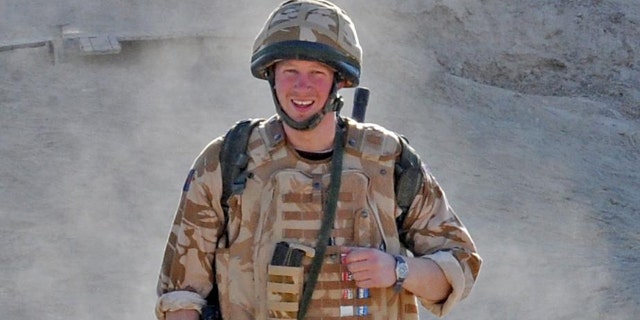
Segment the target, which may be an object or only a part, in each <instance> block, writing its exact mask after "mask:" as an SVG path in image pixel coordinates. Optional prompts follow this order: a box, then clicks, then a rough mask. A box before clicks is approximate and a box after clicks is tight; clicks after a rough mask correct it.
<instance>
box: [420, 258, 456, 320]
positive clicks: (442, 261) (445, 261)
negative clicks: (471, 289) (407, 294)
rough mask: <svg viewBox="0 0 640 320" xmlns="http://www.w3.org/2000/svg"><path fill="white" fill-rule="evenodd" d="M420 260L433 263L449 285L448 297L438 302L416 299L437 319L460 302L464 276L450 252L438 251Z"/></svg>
mask: <svg viewBox="0 0 640 320" xmlns="http://www.w3.org/2000/svg"><path fill="white" fill-rule="evenodd" d="M422 258H426V259H430V260H432V261H433V262H435V263H436V264H437V265H438V266H439V267H440V269H442V271H443V272H444V275H445V277H446V278H447V281H449V284H450V285H451V289H452V290H451V293H450V294H449V296H448V297H447V298H446V299H444V300H442V301H439V302H434V301H430V300H425V299H420V297H418V299H419V300H420V302H421V303H422V305H423V306H424V307H425V308H426V309H427V310H429V311H430V312H431V313H433V314H434V315H436V316H438V317H443V316H445V315H446V314H447V313H449V312H450V311H451V309H453V306H455V304H456V303H457V302H458V301H460V300H462V297H463V294H464V291H465V276H464V272H463V271H462V267H460V262H459V261H458V260H457V259H456V258H455V257H454V256H453V255H452V254H451V252H446V251H439V252H436V253H434V254H430V255H426V256H423V257H422Z"/></svg>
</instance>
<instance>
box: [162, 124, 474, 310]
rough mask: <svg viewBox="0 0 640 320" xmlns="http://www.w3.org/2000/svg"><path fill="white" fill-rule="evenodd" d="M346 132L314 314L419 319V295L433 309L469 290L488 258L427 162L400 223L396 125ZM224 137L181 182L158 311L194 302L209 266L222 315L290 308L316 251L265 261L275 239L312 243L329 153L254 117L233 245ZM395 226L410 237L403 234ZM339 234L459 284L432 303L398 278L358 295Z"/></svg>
mask: <svg viewBox="0 0 640 320" xmlns="http://www.w3.org/2000/svg"><path fill="white" fill-rule="evenodd" d="M347 141H348V143H347V145H346V147H345V155H344V160H343V174H342V184H341V188H340V192H339V197H338V198H339V199H338V209H337V214H336V221H335V223H334V228H333V230H332V239H333V240H334V241H333V243H332V244H334V245H335V246H330V247H329V248H328V250H327V257H326V258H325V260H324V261H325V262H324V263H323V267H322V270H321V273H320V276H319V280H318V284H317V286H316V290H315V291H314V294H313V299H312V303H311V306H310V309H309V312H308V314H307V315H308V317H307V318H309V319H313V318H316V319H321V318H323V319H331V318H336V319H337V318H340V319H343V318H344V317H345V316H357V315H367V317H368V318H369V319H417V318H418V307H417V300H420V301H421V302H422V304H423V305H424V306H425V307H426V308H427V309H428V310H430V311H431V312H433V313H434V314H436V315H438V316H442V315H444V314H446V313H448V312H449V311H450V310H451V308H452V307H453V305H454V304H455V303H456V302H458V301H459V300H461V299H462V298H464V297H466V296H467V295H468V294H469V292H470V290H471V288H472V286H473V284H474V283H475V279H476V278H477V275H478V272H479V269H480V264H481V259H480V257H479V256H478V254H477V252H476V248H475V245H474V243H473V241H472V240H471V238H470V236H469V234H468V232H467V230H466V228H465V227H464V225H463V224H462V223H461V222H460V220H459V219H458V217H457V216H456V214H455V213H454V212H453V210H452V209H451V207H450V206H449V204H448V202H447V199H446V196H445V194H444V192H443V191H442V189H441V188H440V186H439V185H438V183H437V182H436V180H435V179H434V177H433V176H432V175H431V174H430V172H428V171H427V170H425V172H424V173H425V174H424V177H425V178H424V183H423V186H422V189H421V191H420V192H419V194H418V195H417V196H416V198H415V200H414V202H413V204H412V206H411V208H410V210H409V213H408V215H407V217H406V219H405V220H404V224H403V226H402V230H400V231H401V232H399V230H397V227H396V223H395V218H396V217H397V215H398V214H399V213H400V209H399V208H398V207H397V205H396V202H395V201H394V189H393V181H394V180H393V170H394V163H395V159H396V158H397V157H398V156H399V152H400V143H399V141H398V137H397V135H396V134H394V133H392V132H390V131H388V130H386V129H384V128H382V127H380V126H376V125H372V124H361V123H356V122H354V121H348V131H347ZM221 142H222V138H218V139H216V140H214V141H212V142H211V143H210V144H209V145H208V146H207V147H206V148H205V149H204V151H203V152H202V153H201V154H200V156H199V157H198V158H197V159H196V160H195V162H194V164H193V167H192V170H191V171H190V174H189V176H188V179H187V182H186V183H185V187H184V190H183V193H182V197H181V201H180V204H179V207H178V209H177V213H176V216H175V219H174V223H173V226H172V229H171V233H170V235H169V240H168V243H167V247H166V250H165V256H164V260H163V264H162V269H161V272H160V278H159V282H158V288H157V293H158V296H159V299H158V303H157V307H156V313H157V315H158V318H159V319H162V318H163V317H164V313H165V312H166V311H173V310H178V309H183V308H187V309H195V310H199V308H200V307H201V306H202V305H203V304H204V298H203V297H206V296H207V295H208V293H209V291H210V290H211V288H212V279H214V277H215V279H216V281H217V282H218V286H219V291H220V297H221V298H220V300H221V307H222V311H223V315H224V317H225V318H226V319H228V318H233V319H272V318H287V317H289V316H292V317H293V318H295V311H296V310H297V309H296V308H297V302H298V301H299V299H300V293H301V288H302V284H303V283H304V277H305V274H306V270H307V269H308V265H309V263H310V261H311V259H310V258H309V257H305V258H304V259H303V263H302V265H301V266H300V267H297V268H281V267H279V266H272V265H270V262H271V258H272V255H273V252H274V248H275V245H276V243H277V242H279V241H287V242H289V243H296V244H300V245H304V246H308V247H314V246H315V241H316V239H317V235H318V230H319V229H320V224H321V215H322V209H323V208H322V206H323V205H322V203H323V198H324V197H325V196H326V191H327V185H328V182H329V177H330V160H322V161H310V160H306V159H304V158H302V157H300V156H299V155H298V153H297V152H296V151H295V150H293V149H292V148H291V147H290V146H289V145H287V143H286V140H285V139H284V132H283V130H282V124H281V123H280V121H279V119H278V118H277V117H273V118H271V119H269V120H268V121H266V122H265V123H263V124H261V125H260V126H258V127H257V128H256V129H255V130H254V131H253V132H252V134H251V138H250V140H249V146H248V153H249V156H250V161H249V165H248V168H247V171H248V172H250V175H249V179H248V180H247V185H246V189H245V191H244V192H243V193H242V194H240V195H234V196H232V197H231V198H230V200H229V205H230V215H229V224H228V229H227V231H228V237H229V239H228V240H229V243H230V246H229V247H225V246H224V245H223V243H225V241H224V240H226V239H222V238H223V237H224V235H225V233H223V225H224V215H223V213H222V208H221V206H220V194H221V186H222V181H221V173H220V166H219V151H220V147H221ZM399 234H401V235H403V237H405V239H402V240H403V241H402V242H401V241H400V238H399ZM401 243H404V244H406V245H407V247H406V248H405V247H404V246H402V245H401ZM343 245H346V246H359V247H373V248H384V249H385V250H386V251H387V252H389V253H392V254H398V253H402V254H405V255H413V256H416V257H423V258H425V259H431V260H433V261H434V262H436V263H437V264H438V265H439V266H440V267H441V269H442V270H443V271H444V273H445V275H446V277H447V279H448V280H449V282H450V284H451V286H452V288H453V290H452V292H451V293H450V295H449V296H448V298H447V299H445V300H444V301H441V302H439V303H435V304H434V303H432V302H429V301H426V300H421V299H420V297H414V296H413V295H412V294H411V293H409V292H407V291H406V290H405V291H403V292H402V293H401V294H397V293H395V292H394V290H393V289H392V288H384V289H371V290H370V291H368V292H367V293H366V296H363V295H362V294H361V292H360V291H359V290H358V288H356V287H355V285H354V284H353V283H354V282H353V281H349V280H350V279H345V277H344V274H345V272H344V270H345V269H344V268H343V266H342V265H341V264H340V259H339V249H338V248H339V246H343ZM214 256H215V259H214ZM212 261H215V270H216V275H215V276H214V275H213V271H212V270H214V269H213V267H212ZM283 279H284V280H283ZM416 298H417V300H416ZM359 299H360V300H359ZM230 315H233V317H231V316H230Z"/></svg>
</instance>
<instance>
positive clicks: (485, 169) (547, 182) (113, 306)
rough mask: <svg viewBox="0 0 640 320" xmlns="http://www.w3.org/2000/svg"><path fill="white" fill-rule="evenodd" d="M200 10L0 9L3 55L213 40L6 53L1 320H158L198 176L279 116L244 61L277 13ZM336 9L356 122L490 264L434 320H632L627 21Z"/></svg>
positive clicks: (161, 6) (634, 242)
mask: <svg viewBox="0 0 640 320" xmlns="http://www.w3.org/2000/svg"><path fill="white" fill-rule="evenodd" d="M198 2H200V1H198ZM198 2H191V3H188V4H186V3H182V2H180V3H173V2H170V1H155V2H151V1H138V2H136V3H135V4H134V3H129V2H124V1H115V0H114V1H101V2H99V3H98V2H97V1H96V2H93V1H67V2H64V3H62V2H61V1H58V2H56V4H55V5H54V4H52V3H50V2H45V1H41V2H38V1H29V2H20V1H12V0H9V1H7V0H5V1H4V2H0V14H1V15H2V19H0V44H2V43H8V42H11V41H16V40H19V39H33V38H39V37H51V36H56V35H57V34H58V32H59V30H60V29H59V28H58V27H56V25H65V28H67V30H69V29H73V28H75V29H77V30H84V31H86V32H89V30H91V32H106V33H110V34H116V35H117V34H127V35H132V34H133V35H135V34H149V35H153V36H156V37H157V36H162V35H169V34H171V35H174V36H175V35H186V34H189V33H192V32H194V30H197V31H203V30H204V31H206V33H207V35H208V36H207V37H205V38H201V39H193V38H182V39H173V40H166V41H144V42H133V43H123V48H122V52H121V53H120V54H118V55H111V56H93V57H82V56H79V55H77V54H75V53H74V52H73V50H69V51H68V52H67V55H66V56H65V58H66V59H65V61H64V62H63V63H58V64H55V65H54V64H52V62H51V54H50V53H49V50H48V48H46V47H41V48H30V49H17V50H11V51H3V52H0V217H1V218H2V221H3V223H2V226H1V227H0V239H1V242H2V243H3V244H4V246H3V249H2V251H0V266H1V268H2V269H1V270H2V272H0V312H1V313H2V315H3V318H4V319H47V320H50V319H70V318H75V319H90V318H97V319H153V315H152V310H153V305H154V302H155V292H154V290H155V283H156V277H157V272H158V269H159V265H160V260H161V257H162V250H163V247H164V242H165V239H166V236H167V232H168V228H169V224H170V222H171V218H172V215H173V210H174V208H175V206H176V203H177V198H178V193H179V190H180V188H181V185H182V182H183V180H184V176H185V174H186V171H187V169H188V167H189V165H190V164H191V161H192V160H193V158H194V157H195V156H196V154H197V153H198V152H199V151H200V149H201V148H202V147H203V146H204V145H205V144H206V143H207V142H208V141H209V140H210V139H212V138H213V137H215V136H217V135H219V134H222V133H223V132H224V131H225V130H226V129H227V128H228V127H229V126H230V125H231V124H232V123H233V122H234V121H236V120H239V119H242V118H246V117H249V116H254V117H255V116H262V117H264V116H268V115H270V114H271V113H272V110H273V109H272V108H273V107H272V105H271V100H270V99H271V98H270V96H269V93H268V89H267V86H266V84H265V83H263V82H261V81H258V80H254V79H252V78H251V76H250V74H249V71H248V70H249V69H248V61H249V56H250V46H251V42H252V38H253V36H254V35H255V34H256V33H257V31H258V29H259V28H260V26H261V24H262V22H263V21H264V18H266V15H267V14H268V12H270V9H271V8H272V7H273V6H274V5H275V4H277V3H278V2H279V1H260V2H251V1H234V2H215V1H214V2H213V4H211V3H209V2H207V3H206V4H204V2H203V1H202V3H200V4H199V3H198ZM339 3H340V4H341V5H342V6H343V7H344V8H345V9H347V10H348V11H349V13H350V14H351V16H352V18H353V20H354V21H355V22H356V25H357V26H358V28H359V29H358V31H359V35H360V40H361V42H362V45H363V47H364V49H365V66H364V68H365V69H364V76H363V79H362V80H363V81H362V84H363V85H365V86H368V87H369V88H370V89H371V90H372V96H371V101H370V105H369V113H368V115H367V118H368V120H369V121H372V122H377V123H380V124H383V125H385V126H387V127H388V128H390V129H393V130H396V131H399V132H402V133H404V134H406V135H407V136H409V138H410V140H411V142H412V144H413V145H414V146H415V147H416V148H417V149H418V150H419V151H420V152H421V153H422V155H423V158H424V159H425V160H426V161H427V162H428V163H429V165H430V167H431V169H432V171H434V173H435V174H436V176H437V177H438V178H439V180H440V182H441V183H442V185H443V186H444V188H445V190H446V191H447V193H448V196H449V197H450V199H451V201H452V204H453V205H454V207H455V209H456V211H457V212H458V213H459V215H460V216H461V218H462V219H463V221H464V222H465V223H466V224H467V226H468V228H469V229H470V231H471V232H472V235H473V236H474V239H475V240H476V242H477V245H478V247H479V250H480V252H481V254H482V256H483V258H484V259H485V264H484V268H483V270H482V274H481V277H480V279H479V281H478V283H477V286H476V288H475V289H474V291H473V292H472V294H471V296H470V297H469V298H468V299H467V300H465V301H464V302H463V303H461V304H460V305H459V306H458V307H457V309H455V310H454V312H452V314H451V315H450V316H448V317H447V318H448V319H635V318H636V315H637V314H638V313H639V312H640V298H639V297H640V280H638V279H640V271H639V270H640V268H639V267H640V261H639V260H638V256H639V250H638V248H639V247H640V236H639V235H638V231H637V230H638V228H639V227H640V212H639V210H640V192H639V191H638V190H640V173H639V172H640V171H639V170H638V167H639V166H638V163H639V160H640V91H639V90H640V71H639V68H640V67H639V66H640V61H639V53H638V52H639V51H640V48H639V46H640V40H639V39H640V35H639V31H638V30H639V28H638V26H639V25H640V5H639V4H635V3H631V2H630V1H597V0H593V1H570V2H563V3H564V4H557V3H556V2H555V1H524V0H519V1H511V2H509V4H504V3H503V2H501V1H493V0H489V1H448V0H442V1H418V0H404V1H397V2H395V1H370V0H369V1H365V0H359V1H355V0H353V1H340V2H339ZM343 94H344V95H345V96H346V97H347V98H350V97H351V95H352V92H351V91H344V92H343ZM347 100H350V99H347ZM349 112H350V110H349V109H348V108H347V110H345V112H344V113H346V114H348V113H349ZM423 318H424V319H430V318H431V316H429V315H427V314H425V315H424V317H423Z"/></svg>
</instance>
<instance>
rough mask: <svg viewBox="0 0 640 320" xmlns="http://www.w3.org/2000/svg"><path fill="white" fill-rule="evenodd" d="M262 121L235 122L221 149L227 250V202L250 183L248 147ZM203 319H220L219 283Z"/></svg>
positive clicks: (210, 296) (202, 316) (213, 288)
mask: <svg viewBox="0 0 640 320" xmlns="http://www.w3.org/2000/svg"><path fill="white" fill-rule="evenodd" d="M262 120H263V119H249V120H242V121H238V122H236V124H235V125H233V127H231V129H229V131H227V133H226V134H225V136H224V140H223V141H222V147H221V148H220V155H219V156H220V171H221V172H222V195H221V196H220V205H221V206H222V211H223V214H224V225H223V227H224V229H223V237H224V239H225V240H224V241H225V247H226V248H228V247H229V233H228V231H227V226H228V224H229V204H228V203H227V200H229V197H231V195H232V194H234V193H238V192H242V190H244V186H245V184H246V182H247V174H246V171H245V169H246V168H247V164H248V163H249V155H248V154H247V146H248V144H249V138H250V137H251V131H252V130H253V128H255V127H256V126H257V125H259V124H260V123H261V122H262ZM215 273H216V271H215V261H214V262H213V274H214V279H215ZM200 319H201V320H221V319H222V313H221V311H220V300H219V293H218V283H217V281H215V280H214V281H213V287H212V288H211V291H210V292H209V295H208V296H207V305H206V306H204V307H203V308H202V312H201V316H200Z"/></svg>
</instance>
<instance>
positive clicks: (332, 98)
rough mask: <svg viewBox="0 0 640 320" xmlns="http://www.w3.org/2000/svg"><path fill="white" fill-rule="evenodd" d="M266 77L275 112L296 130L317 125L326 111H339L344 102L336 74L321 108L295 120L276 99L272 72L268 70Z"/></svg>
mask: <svg viewBox="0 0 640 320" xmlns="http://www.w3.org/2000/svg"><path fill="white" fill-rule="evenodd" d="M267 79H268V80H269V85H270V86H271V95H272V96H273V102H274V103H275V105H276V112H277V113H278V115H279V116H280V118H282V120H283V121H284V122H285V123H286V124H287V125H288V126H289V127H291V128H293V129H296V130H300V131H307V130H311V129H313V128H315V127H317V126H318V124H320V121H322V119H323V118H324V116H325V115H326V114H327V113H329V112H333V111H336V112H337V113H340V110H341V109H342V105H343V104H344V101H343V100H342V96H340V95H339V94H338V77H337V75H336V76H334V77H333V85H332V86H331V91H330V92H329V97H328V98H327V102H326V103H325V105H324V107H323V108H322V110H320V111H318V112H317V113H316V114H314V115H313V116H311V117H310V118H309V119H307V120H304V121H295V120H293V119H292V118H291V117H290V116H289V115H288V114H287V113H286V112H285V111H284V109H283V108H282V105H281V104H280V101H278V95H277V94H276V80H275V74H274V73H273V72H268V74H267Z"/></svg>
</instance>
